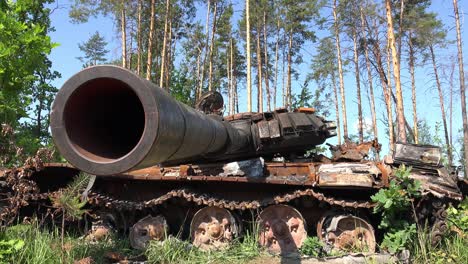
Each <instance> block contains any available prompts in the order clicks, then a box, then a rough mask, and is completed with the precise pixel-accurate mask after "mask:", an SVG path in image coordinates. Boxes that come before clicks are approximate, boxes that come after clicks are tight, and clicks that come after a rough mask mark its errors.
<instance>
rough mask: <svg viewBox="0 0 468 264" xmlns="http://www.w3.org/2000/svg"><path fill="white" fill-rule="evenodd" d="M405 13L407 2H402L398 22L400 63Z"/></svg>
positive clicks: (399, 59) (401, 0)
mask: <svg viewBox="0 0 468 264" xmlns="http://www.w3.org/2000/svg"><path fill="white" fill-rule="evenodd" d="M404 11H405V1H404V0H400V20H399V21H398V30H399V33H400V34H398V62H401V42H402V40H403V16H404Z"/></svg>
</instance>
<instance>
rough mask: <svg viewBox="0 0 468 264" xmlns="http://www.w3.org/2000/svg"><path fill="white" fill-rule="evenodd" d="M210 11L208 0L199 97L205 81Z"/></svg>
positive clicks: (209, 1)
mask: <svg viewBox="0 0 468 264" xmlns="http://www.w3.org/2000/svg"><path fill="white" fill-rule="evenodd" d="M210 13H211V0H208V4H207V10H206V24H205V36H206V40H205V46H204V47H203V49H204V51H205V52H204V53H203V63H202V68H201V77H200V85H199V86H200V87H199V91H200V94H199V97H200V96H201V95H202V94H203V82H204V81H205V64H206V56H207V54H208V51H207V50H208V44H209V41H210V35H209V34H208V33H209V29H208V28H209V27H210Z"/></svg>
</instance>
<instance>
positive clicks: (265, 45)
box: [263, 11, 271, 111]
mask: <svg viewBox="0 0 468 264" xmlns="http://www.w3.org/2000/svg"><path fill="white" fill-rule="evenodd" d="M263 50H264V51H263V53H264V55H265V62H264V65H265V75H264V77H265V78H264V79H265V92H266V95H267V109H268V111H271V92H270V78H269V74H268V37H267V28H266V12H265V11H263Z"/></svg>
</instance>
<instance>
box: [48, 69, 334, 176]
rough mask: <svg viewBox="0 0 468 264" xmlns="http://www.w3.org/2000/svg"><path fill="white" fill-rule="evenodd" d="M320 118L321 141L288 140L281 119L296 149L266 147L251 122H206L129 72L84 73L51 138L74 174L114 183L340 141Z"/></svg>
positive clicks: (61, 102)
mask: <svg viewBox="0 0 468 264" xmlns="http://www.w3.org/2000/svg"><path fill="white" fill-rule="evenodd" d="M287 114H295V113H287ZM302 114H303V113H302ZM284 118H289V119H290V117H288V116H284V117H283V119H284ZM314 118H315V119H313V120H312V121H313V122H312V121H311V122H312V123H314V122H315V123H314V126H313V128H314V134H313V135H312V134H310V133H309V134H310V135H309V134H307V133H306V134H307V135H309V137H311V136H313V139H314V140H312V141H310V140H309V142H308V143H307V142H304V141H303V140H301V139H300V138H298V135H299V134H297V133H296V132H297V131H296V130H297V129H296V130H294V128H293V130H288V131H289V132H288V133H289V134H288V135H283V134H284V133H282V132H281V131H282V130H281V129H283V128H286V127H282V126H281V119H279V120H277V122H276V123H277V124H276V126H277V127H276V130H277V132H278V135H276V137H277V138H281V139H287V138H288V136H289V137H291V136H292V137H291V138H290V139H292V141H291V140H289V142H292V144H288V141H284V140H280V141H278V140H276V141H275V142H274V143H272V144H270V143H269V142H270V141H269V142H268V144H265V143H267V142H266V141H264V140H263V139H264V138H263V139H262V138H261V134H262V133H259V132H262V129H261V128H260V127H259V126H258V124H257V123H256V121H255V120H253V119H252V118H244V119H242V118H241V120H235V121H232V122H230V121H226V120H224V119H223V118H222V117H220V116H211V115H206V114H204V113H202V112H200V111H197V110H195V109H193V108H191V107H189V106H187V105H185V104H183V103H181V102H178V101H176V100H175V99H174V98H172V97H171V96H170V95H169V94H168V93H167V92H166V91H165V90H163V89H161V88H159V87H157V86H156V85H154V84H153V83H151V82H149V81H148V80H145V79H143V78H140V77H139V76H137V75H135V74H134V73H132V72H131V71H129V70H127V69H124V68H121V67H117V66H109V65H103V66H94V67H90V68H87V69H84V70H82V71H80V72H78V73H77V74H75V75H74V76H72V77H71V78H70V79H69V80H67V81H66V82H65V84H64V85H63V86H62V88H61V89H60V91H59V92H58V94H57V96H56V98H55V101H54V103H53V106H52V111H51V131H52V135H53V139H54V142H55V144H56V146H57V148H58V150H59V151H60V153H61V154H62V155H63V156H64V157H65V158H66V159H67V160H68V161H69V162H70V163H71V164H73V165H74V166H75V167H77V168H78V169H80V170H83V171H85V172H88V173H91V174H95V175H113V174H119V173H122V172H126V171H130V170H136V169H141V168H145V167H150V166H153V165H156V164H160V163H171V164H177V163H179V164H180V163H182V162H188V163H190V162H197V161H200V160H223V159H228V158H233V157H251V156H255V155H259V154H262V153H273V152H276V151H278V149H289V150H293V149H294V148H297V146H298V145H301V147H302V148H303V147H304V146H306V147H307V146H315V145H318V144H321V143H323V142H324V141H325V139H326V138H327V137H330V136H333V133H330V132H331V131H330V126H327V125H326V124H325V123H321V121H320V119H319V118H317V117H315V116H314ZM273 119H274V118H273ZM259 120H260V119H259ZM262 120H263V119H262ZM262 120H260V121H262ZM274 120H276V119H274ZM297 120H299V121H300V122H302V123H304V122H305V119H297ZM307 120H311V119H310V118H309V119H307ZM257 121H258V120H257ZM264 121H266V120H264ZM283 122H285V121H283ZM267 124H268V123H267ZM293 124H294V122H293ZM303 125H305V124H303ZM280 130H281V131H280ZM291 133H292V134H291ZM293 134H295V136H294V135H293ZM299 136H300V135H299ZM268 139H270V138H268ZM294 146H295V147H294Z"/></svg>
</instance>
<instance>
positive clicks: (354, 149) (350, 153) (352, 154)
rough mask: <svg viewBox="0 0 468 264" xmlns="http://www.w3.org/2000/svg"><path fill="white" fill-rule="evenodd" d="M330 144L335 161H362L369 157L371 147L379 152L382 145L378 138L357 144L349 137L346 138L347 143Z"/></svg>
mask: <svg viewBox="0 0 468 264" xmlns="http://www.w3.org/2000/svg"><path fill="white" fill-rule="evenodd" d="M329 146H330V150H331V151H332V153H333V157H332V160H333V161H362V160H364V159H365V158H367V157H368V155H369V151H370V150H371V149H374V150H375V151H376V152H379V151H380V148H381V145H380V144H379V142H378V141H377V139H374V140H372V141H369V142H364V143H361V144H357V143H355V142H352V141H351V140H349V139H345V143H344V144H342V145H339V146H331V145H329Z"/></svg>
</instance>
